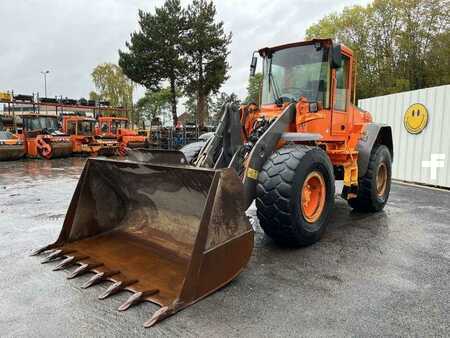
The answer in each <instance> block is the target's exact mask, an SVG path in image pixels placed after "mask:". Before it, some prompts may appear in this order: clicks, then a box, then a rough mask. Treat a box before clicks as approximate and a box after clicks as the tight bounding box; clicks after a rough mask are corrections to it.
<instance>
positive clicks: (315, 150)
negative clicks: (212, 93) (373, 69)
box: [35, 39, 393, 326]
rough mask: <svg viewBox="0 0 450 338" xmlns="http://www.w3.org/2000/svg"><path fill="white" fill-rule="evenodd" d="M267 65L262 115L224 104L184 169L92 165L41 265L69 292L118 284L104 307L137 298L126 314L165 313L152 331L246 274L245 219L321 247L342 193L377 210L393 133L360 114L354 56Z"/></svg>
mask: <svg viewBox="0 0 450 338" xmlns="http://www.w3.org/2000/svg"><path fill="white" fill-rule="evenodd" d="M258 52H259V55H260V57H261V59H262V64H263V65H262V66H263V67H262V68H263V83H262V91H261V99H260V102H255V103H254V104H249V105H246V106H242V107H240V108H239V107H237V106H234V105H233V104H226V105H225V106H224V111H223V117H222V119H221V122H220V124H219V125H218V127H217V129H216V132H215V134H214V136H213V137H211V138H209V139H208V141H207V142H205V143H204V145H203V146H202V148H201V150H200V151H199V152H198V154H197V155H196V156H195V158H192V159H189V161H187V158H186V156H185V155H184V153H183V151H182V150H183V149H181V151H172V152H168V151H166V152H162V151H159V152H155V154H153V153H152V151H148V152H146V153H145V154H144V155H145V156H142V157H141V160H140V161H135V162H133V161H109V160H92V159H90V160H88V162H87V164H86V167H85V168H84V171H83V173H82V175H81V178H80V181H79V183H78V186H77V188H76V190H75V193H74V196H73V198H72V202H71V204H70V207H69V211H68V213H67V216H66V219H65V221H64V225H63V227H62V231H61V233H60V235H59V237H58V239H57V240H56V242H54V243H52V244H50V245H48V246H46V247H44V248H42V249H39V250H37V251H36V252H35V254H38V253H41V252H44V251H46V252H49V254H48V256H47V257H46V258H45V260H44V261H45V262H50V261H54V260H57V259H62V260H61V261H60V262H59V264H58V265H57V266H56V267H55V269H63V268H66V267H68V266H71V265H74V264H77V265H78V267H77V268H76V270H74V271H73V272H72V273H71V274H70V275H69V276H68V278H73V277H76V276H79V275H81V274H83V273H86V272H88V271H90V272H94V273H95V275H93V276H92V277H91V278H90V279H89V280H88V281H87V282H86V283H85V285H84V287H90V286H92V285H94V284H97V283H100V282H103V281H105V280H109V281H112V282H113V284H112V285H111V286H110V287H109V288H108V289H107V290H106V292H104V293H103V294H101V295H100V297H99V298H101V299H103V298H105V297H107V296H110V295H112V294H114V293H117V292H119V291H122V290H127V291H130V292H131V293H132V295H131V296H130V298H129V299H128V301H126V302H125V303H124V304H122V305H121V306H120V307H119V310H126V309H128V308H129V307H130V306H132V305H135V304H138V303H140V302H142V301H150V302H153V303H156V304H159V305H160V306H161V309H160V310H158V311H156V313H154V314H153V316H151V317H150V319H149V320H148V321H147V322H146V323H145V324H144V325H145V326H151V325H153V324H155V323H156V322H158V321H160V320H162V319H164V318H166V317H167V316H170V315H172V314H173V313H175V312H177V311H179V310H181V309H183V308H185V307H187V306H189V305H191V304H192V303H194V302H196V301H198V300H200V299H202V298H203V297H205V296H207V295H209V294H210V293H212V292H214V291H215V290H217V289H219V288H220V287H222V286H223V285H225V284H227V283H228V282H230V281H231V280H232V279H233V278H235V277H236V276H237V275H238V274H239V273H240V272H241V271H242V270H243V269H244V267H245V266H246V264H247V262H248V260H249V258H250V256H251V252H252V248H253V230H252V228H251V226H250V224H249V221H248V219H247V217H246V215H245V210H246V209H247V208H248V207H249V205H250V204H251V203H252V202H253V201H254V200H256V208H257V215H258V218H259V221H260V224H261V226H262V228H263V230H264V231H265V233H266V234H267V235H268V236H269V237H271V238H272V239H273V240H274V241H275V242H277V243H279V244H281V245H288V246H302V245H308V244H312V243H314V242H316V241H318V240H319V239H320V238H321V236H322V235H323V234H324V231H325V228H326V226H327V223H328V222H329V219H330V214H331V213H332V210H333V203H334V198H335V180H342V181H343V183H344V188H343V191H342V196H343V197H344V198H345V199H347V200H348V203H349V204H350V206H351V207H352V208H354V209H357V210H361V211H367V212H375V211H379V210H381V209H382V208H383V207H384V205H385V204H386V202H387V200H388V196H389V190H390V186H391V163H392V157H393V153H392V136H391V128H390V127H389V126H386V125H382V124H377V123H374V122H373V121H372V118H371V115H370V114H369V113H368V112H365V111H361V110H360V109H358V108H357V107H356V106H355V105H354V104H353V102H352V96H351V92H352V87H353V84H354V81H355V79H354V57H353V53H352V51H351V50H350V49H349V48H347V47H346V46H344V45H342V44H333V42H332V40H330V39H321V40H312V41H305V42H299V43H292V44H288V45H282V46H276V47H271V48H263V49H260V50H259V51H258ZM257 60H258V59H257V57H253V58H252V62H251V68H250V69H251V74H254V72H255V69H256V64H257ZM165 162H170V163H171V164H170V165H168V164H167V163H166V164H165ZM186 163H190V164H189V165H187V164H186ZM261 297H264V295H263V294H261Z"/></svg>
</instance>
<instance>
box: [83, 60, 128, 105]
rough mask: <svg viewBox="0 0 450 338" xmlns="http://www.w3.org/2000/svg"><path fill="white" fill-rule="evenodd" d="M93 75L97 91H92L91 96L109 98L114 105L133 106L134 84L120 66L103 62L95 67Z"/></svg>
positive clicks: (102, 98)
mask: <svg viewBox="0 0 450 338" xmlns="http://www.w3.org/2000/svg"><path fill="white" fill-rule="evenodd" d="M91 76H92V80H93V82H94V85H95V89H96V91H97V92H91V93H90V94H89V96H90V97H95V98H96V99H101V100H107V101H109V102H110V105H111V106H113V107H118V106H123V107H126V108H128V109H132V108H133V90H134V84H133V82H132V81H131V80H130V79H128V78H127V77H126V76H125V75H124V74H123V72H122V70H121V69H120V67H119V66H117V65H115V64H112V63H102V64H100V65H98V66H97V67H95V68H94V70H93V71H92V73H91ZM94 93H95V94H94ZM97 93H98V94H97ZM91 94H92V96H91Z"/></svg>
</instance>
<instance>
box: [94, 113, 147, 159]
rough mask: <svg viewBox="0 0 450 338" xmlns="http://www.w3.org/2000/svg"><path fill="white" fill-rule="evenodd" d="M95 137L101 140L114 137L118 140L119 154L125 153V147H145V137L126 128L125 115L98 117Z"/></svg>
mask: <svg viewBox="0 0 450 338" xmlns="http://www.w3.org/2000/svg"><path fill="white" fill-rule="evenodd" d="M98 124H99V128H97V131H96V134H97V138H98V139H99V140H102V141H107V140H111V139H116V140H117V142H119V153H120V155H126V152H127V149H130V148H131V149H135V148H144V147H147V138H146V137H145V136H142V135H139V134H138V133H137V132H135V131H134V130H131V129H129V128H128V119H127V118H126V117H114V116H101V117H99V118H98Z"/></svg>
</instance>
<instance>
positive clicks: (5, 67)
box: [0, 0, 369, 100]
mask: <svg viewBox="0 0 450 338" xmlns="http://www.w3.org/2000/svg"><path fill="white" fill-rule="evenodd" d="M368 2H369V1H368V0H335V1H329V0H245V1H244V0H215V4H216V8H217V19H219V20H222V21H223V22H224V25H225V30H226V32H229V31H231V32H232V33H233V40H232V44H231V48H230V49H231V54H230V57H229V63H230V65H231V69H230V73H229V75H230V78H229V79H228V80H227V82H226V83H224V85H223V86H222V89H221V90H222V91H225V92H227V93H231V92H234V93H237V94H238V96H239V97H241V98H244V97H245V95H246V89H245V88H246V84H247V80H248V74H249V64H250V59H251V55H252V52H253V51H254V50H256V49H259V48H262V47H266V46H273V45H278V44H282V43H287V42H295V41H301V40H302V39H304V34H305V31H306V29H307V28H308V27H309V26H310V25H311V24H313V23H316V22H317V21H319V20H320V18H322V17H323V16H324V15H326V14H329V13H332V12H336V11H340V10H342V9H343V8H344V7H346V6H351V5H356V4H359V5H364V4H367V3H368ZM162 3H163V0H145V1H144V0H15V1H6V0H1V1H0V32H1V35H2V44H1V46H0V91H7V90H14V92H15V93H21V94H31V93H33V92H39V93H40V95H41V96H43V93H44V80H43V75H42V74H41V71H45V70H49V71H50V73H49V74H48V75H47V93H48V95H47V96H49V97H54V96H56V95H57V96H60V95H62V96H63V97H66V96H67V97H70V98H81V97H87V96H88V94H89V92H90V91H91V90H94V85H93V83H92V80H91V76H90V74H91V72H92V70H93V69H94V67H95V66H96V65H98V64H100V63H104V62H113V63H117V62H118V50H119V49H125V41H127V40H128V39H129V37H130V33H131V32H133V31H135V30H136V29H137V28H138V27H137V12H138V9H142V10H144V11H153V9H154V8H155V6H161V5H162ZM188 3H189V1H187V0H186V1H183V0H182V4H183V5H187V4H188ZM143 93H144V89H143V88H142V87H140V88H139V87H138V88H137V90H136V92H135V97H134V99H135V100H137V99H138V98H139V97H140V96H142V95H143Z"/></svg>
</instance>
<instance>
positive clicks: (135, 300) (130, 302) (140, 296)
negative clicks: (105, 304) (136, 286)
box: [118, 289, 159, 311]
mask: <svg viewBox="0 0 450 338" xmlns="http://www.w3.org/2000/svg"><path fill="white" fill-rule="evenodd" d="M157 293H159V290H158V289H152V290H148V291H144V292H136V293H133V294H132V295H131V296H130V298H128V299H127V301H126V302H125V303H123V304H122V305H120V306H119V309H118V310H119V311H126V310H128V309H129V308H130V307H132V306H134V305H137V304H139V303H142V302H143V301H145V297H149V296H153V295H156V294H157Z"/></svg>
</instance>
